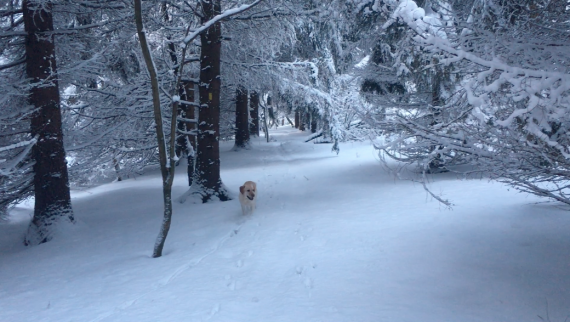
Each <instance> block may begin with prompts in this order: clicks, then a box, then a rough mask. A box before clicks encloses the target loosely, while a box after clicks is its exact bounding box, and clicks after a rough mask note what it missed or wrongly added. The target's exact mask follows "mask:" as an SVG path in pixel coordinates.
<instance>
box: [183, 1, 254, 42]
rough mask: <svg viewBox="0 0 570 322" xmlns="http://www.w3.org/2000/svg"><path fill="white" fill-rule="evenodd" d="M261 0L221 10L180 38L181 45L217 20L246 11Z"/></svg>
mask: <svg viewBox="0 0 570 322" xmlns="http://www.w3.org/2000/svg"><path fill="white" fill-rule="evenodd" d="M261 1H263V0H256V1H254V2H253V3H251V4H247V5H246V4H244V5H241V6H239V7H237V8H233V9H228V10H226V11H224V12H222V13H221V14H219V15H217V16H215V17H214V18H212V19H210V20H208V21H207V22H206V23H205V24H203V25H202V26H201V27H199V28H198V29H196V30H194V31H193V32H192V33H191V34H189V35H187V36H186V37H184V40H182V43H181V46H182V47H185V46H186V45H188V43H190V42H191V41H192V40H194V39H195V38H196V37H198V36H199V35H200V34H201V33H203V32H205V31H206V30H208V28H210V27H211V26H213V25H214V24H216V23H217V22H220V21H222V20H224V19H227V18H229V17H231V16H235V15H237V14H240V13H242V12H244V11H247V10H249V9H251V8H253V7H255V6H257V5H258V4H259V3H261Z"/></svg>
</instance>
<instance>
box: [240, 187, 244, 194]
mask: <svg viewBox="0 0 570 322" xmlns="http://www.w3.org/2000/svg"><path fill="white" fill-rule="evenodd" d="M239 192H240V193H241V194H242V195H243V194H244V193H245V186H241V187H239Z"/></svg>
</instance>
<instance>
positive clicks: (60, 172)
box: [22, 0, 74, 245]
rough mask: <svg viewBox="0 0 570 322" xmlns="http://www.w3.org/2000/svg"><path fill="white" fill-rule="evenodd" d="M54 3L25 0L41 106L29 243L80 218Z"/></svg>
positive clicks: (29, 53)
mask: <svg viewBox="0 0 570 322" xmlns="http://www.w3.org/2000/svg"><path fill="white" fill-rule="evenodd" d="M51 8H52V4H51V2H45V1H42V2H39V1H32V0H24V1H23V3H22V10H23V18H24V26H25V30H26V33H27V36H26V74H27V76H28V77H29V78H30V82H31V85H32V88H31V90H30V93H29V98H28V99H29V103H30V104H31V105H33V106H34V107H35V112H34V113H33V115H32V117H31V128H30V130H31V134H32V137H35V138H36V139H37V143H36V144H35V145H34V147H33V148H32V159H33V160H34V162H35V163H34V167H33V169H34V190H35V205H34V218H33V219H32V222H31V223H30V227H29V229H28V234H27V236H26V239H25V244H26V245H34V244H40V243H45V242H47V241H49V240H50V239H52V237H53V235H52V234H53V230H54V228H55V226H56V225H57V223H58V222H60V221H67V222H72V223H73V222H74V217H73V210H72V208H71V198H70V194H69V180H68V173H67V163H66V161H65V150H64V148H63V131H62V121H61V111H60V105H59V104H60V97H59V85H58V81H57V66H56V60H55V45H54V36H53V33H52V31H53V17H52V13H51ZM36 85H40V86H36Z"/></svg>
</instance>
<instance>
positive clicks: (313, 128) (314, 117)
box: [310, 111, 317, 133]
mask: <svg viewBox="0 0 570 322" xmlns="http://www.w3.org/2000/svg"><path fill="white" fill-rule="evenodd" d="M316 114H317V112H316V111H313V113H311V114H310V116H311V133H316V132H317V115H316Z"/></svg>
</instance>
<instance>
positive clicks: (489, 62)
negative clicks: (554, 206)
mask: <svg viewBox="0 0 570 322" xmlns="http://www.w3.org/2000/svg"><path fill="white" fill-rule="evenodd" d="M376 2H378V1H376ZM383 3H384V6H377V8H376V9H377V10H379V11H381V10H383V11H384V12H385V13H388V14H389V19H388V20H387V22H386V23H385V24H384V26H383V29H384V30H387V29H388V28H390V27H391V26H393V25H394V24H400V25H405V26H407V27H408V28H409V29H408V31H407V35H408V38H409V39H410V44H412V46H413V47H412V48H411V49H410V48H407V49H400V51H401V50H419V51H421V52H423V53H424V55H430V56H431V57H432V59H431V62H430V63H429V64H426V65H425V66H424V69H436V68H440V69H444V70H447V71H446V72H445V73H449V74H452V75H454V79H455V81H454V82H453V83H452V84H451V85H452V86H449V85H450V84H449V83H447V87H446V89H445V91H446V95H444V96H442V98H443V100H444V101H443V103H442V104H440V105H439V106H436V104H433V106H431V109H430V108H424V109H421V108H419V109H417V110H413V111H410V110H409V109H408V110H406V111H402V110H397V109H395V110H393V113H391V114H387V115H386V118H385V119H374V120H373V122H374V123H375V124H376V125H377V126H380V127H384V128H385V129H390V132H388V133H390V134H389V135H388V140H387V141H386V142H383V143H381V144H380V143H379V144H377V148H378V149H379V150H381V151H383V152H384V153H383V155H384V156H391V157H393V158H395V159H398V160H400V161H405V162H408V163H415V164H418V165H420V166H421V167H422V168H423V169H424V172H426V171H429V170H430V165H433V164H434V162H436V163H437V164H438V165H440V167H441V166H442V165H443V167H444V168H445V169H446V170H455V171H459V169H461V171H460V172H462V173H472V172H473V171H475V172H482V173H487V174H489V175H490V176H491V177H492V178H495V179H498V180H500V181H503V182H507V183H509V184H511V185H513V186H514V187H515V188H517V189H519V190H521V191H525V192H529V193H532V194H535V195H539V196H543V197H548V198H552V199H555V200H558V201H560V202H563V203H566V204H570V198H569V195H568V193H570V190H569V186H568V185H569V184H570V137H569V132H568V130H569V129H568V126H569V124H570V122H569V121H570V113H569V108H570V100H569V95H570V73H569V68H570V65H568V63H567V62H568V61H569V59H570V48H569V47H570V42H568V39H569V38H570V30H569V29H568V28H567V25H565V24H566V22H567V21H569V18H570V8H569V7H568V6H567V5H566V4H565V3H564V2H562V1H558V2H556V1H551V2H545V3H542V2H539V1H524V3H522V2H521V1H515V0H503V1H492V2H491V1H485V0H481V1H475V3H474V5H473V6H472V7H471V8H462V10H463V11H459V10H454V8H453V6H452V5H451V3H450V2H448V1H442V0H438V1H431V2H426V3H425V5H424V8H421V7H419V6H418V4H417V2H416V1H410V0H400V1H396V0H393V1H384V2H383ZM441 86H442V87H443V85H441ZM458 165H469V166H470V167H468V168H467V169H468V170H465V169H466V168H465V167H457V166H458Z"/></svg>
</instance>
